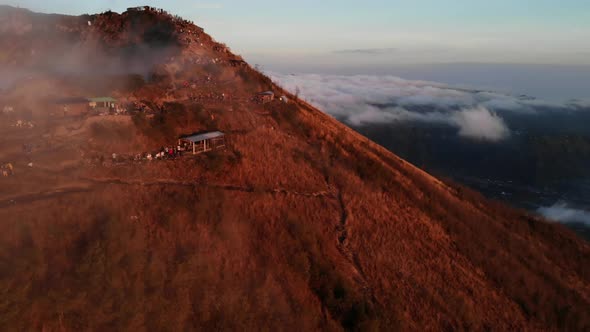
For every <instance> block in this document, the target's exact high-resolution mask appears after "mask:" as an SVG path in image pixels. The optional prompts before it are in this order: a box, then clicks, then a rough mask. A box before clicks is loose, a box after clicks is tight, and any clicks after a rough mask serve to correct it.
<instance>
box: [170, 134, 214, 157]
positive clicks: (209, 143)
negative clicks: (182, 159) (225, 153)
mask: <svg viewBox="0 0 590 332" xmlns="http://www.w3.org/2000/svg"><path fill="white" fill-rule="evenodd" d="M182 143H187V144H189V145H190V147H191V148H192V150H193V154H199V153H203V152H207V151H213V150H220V149H223V148H225V134H224V133H222V132H220V131H211V132H205V133H197V134H193V135H188V136H183V137H181V138H180V139H179V140H178V145H182Z"/></svg>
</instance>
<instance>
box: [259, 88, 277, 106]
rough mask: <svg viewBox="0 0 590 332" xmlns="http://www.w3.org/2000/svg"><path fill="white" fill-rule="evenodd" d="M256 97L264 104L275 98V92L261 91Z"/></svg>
mask: <svg viewBox="0 0 590 332" xmlns="http://www.w3.org/2000/svg"><path fill="white" fill-rule="evenodd" d="M256 98H257V99H258V100H259V101H260V102H261V103H263V104H266V103H269V102H271V101H273V100H274V99H275V93H274V92H272V91H264V92H260V93H258V94H257V95H256Z"/></svg>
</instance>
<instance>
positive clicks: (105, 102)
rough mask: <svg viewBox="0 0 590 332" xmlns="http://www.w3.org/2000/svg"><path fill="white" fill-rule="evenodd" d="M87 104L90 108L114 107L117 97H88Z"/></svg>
mask: <svg viewBox="0 0 590 332" xmlns="http://www.w3.org/2000/svg"><path fill="white" fill-rule="evenodd" d="M88 102H89V103H88V105H89V106H90V107H92V108H115V107H116V105H117V99H115V98H113V97H95V98H88Z"/></svg>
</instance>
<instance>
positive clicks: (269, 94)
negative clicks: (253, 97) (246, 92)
mask: <svg viewBox="0 0 590 332" xmlns="http://www.w3.org/2000/svg"><path fill="white" fill-rule="evenodd" d="M274 94H275V93H274V92H272V91H264V92H260V93H259V95H261V96H263V95H264V96H272V95H274Z"/></svg>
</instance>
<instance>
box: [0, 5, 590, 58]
mask: <svg viewBox="0 0 590 332" xmlns="http://www.w3.org/2000/svg"><path fill="white" fill-rule="evenodd" d="M0 2H2V3H5V4H10V5H18V6H21V7H26V8H29V9H33V10H35V11H41V12H59V13H68V14H82V13H95V12H101V11H105V10H108V9H111V10H114V11H119V12H120V11H124V10H125V8H127V7H129V6H135V5H140V4H149V5H152V6H155V7H159V8H165V9H167V10H168V11H170V12H172V13H175V14H179V15H181V16H183V17H185V18H188V19H191V20H193V21H195V23H196V24H197V25H200V26H202V27H204V28H205V29H206V30H207V31H208V32H209V33H211V34H212V35H213V36H214V37H215V38H216V39H218V40H220V41H223V42H226V43H227V44H228V45H230V46H231V47H232V49H234V50H236V51H238V52H240V53H243V54H245V55H265V56H276V55H281V56H287V57H289V58H291V57H315V58H316V60H317V61H320V60H321V61H333V59H334V58H337V59H338V61H342V62H346V61H349V62H351V63H354V61H359V62H360V61H364V59H366V58H367V56H371V57H372V61H374V62H393V63H395V64H410V63H452V62H484V63H490V62H491V63H527V64H533V63H535V64H539V63H543V64H578V65H579V64H584V65H590V1H588V0H560V1H556V0H494V1H490V0H485V1H482V0H365V1H358V0H354V1H353V0H338V1H336V0H322V1H317V0H298V1H269V0H250V1H242V0H233V1H230V0H210V1H194V0H192V1H189V0H168V1H163V0H156V1H149V0H144V1H142V2H137V1H127V0H87V1H78V0H75V1H73V0H52V1H46V0H0ZM327 55H329V56H327ZM322 56H325V57H322Z"/></svg>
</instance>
